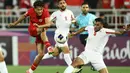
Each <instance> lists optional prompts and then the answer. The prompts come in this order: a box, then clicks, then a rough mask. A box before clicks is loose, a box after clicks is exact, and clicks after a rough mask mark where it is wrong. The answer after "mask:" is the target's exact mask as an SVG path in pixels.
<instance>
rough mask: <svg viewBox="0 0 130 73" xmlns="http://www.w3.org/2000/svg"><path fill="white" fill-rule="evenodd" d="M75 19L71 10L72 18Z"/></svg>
mask: <svg viewBox="0 0 130 73" xmlns="http://www.w3.org/2000/svg"><path fill="white" fill-rule="evenodd" d="M73 19H75V17H74V14H73V12H72V11H71V20H73Z"/></svg>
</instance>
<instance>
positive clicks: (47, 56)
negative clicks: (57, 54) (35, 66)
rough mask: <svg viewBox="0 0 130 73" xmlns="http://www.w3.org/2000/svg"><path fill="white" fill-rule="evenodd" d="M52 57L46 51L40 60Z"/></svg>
mask: <svg viewBox="0 0 130 73" xmlns="http://www.w3.org/2000/svg"><path fill="white" fill-rule="evenodd" d="M52 57H53V55H52V54H48V53H46V54H45V55H44V56H43V57H42V60H43V59H48V58H52Z"/></svg>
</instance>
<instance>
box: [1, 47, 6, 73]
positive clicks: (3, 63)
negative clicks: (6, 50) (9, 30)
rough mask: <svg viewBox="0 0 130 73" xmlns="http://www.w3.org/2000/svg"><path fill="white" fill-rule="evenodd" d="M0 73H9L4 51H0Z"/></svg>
mask: <svg viewBox="0 0 130 73" xmlns="http://www.w3.org/2000/svg"><path fill="white" fill-rule="evenodd" d="M0 72H1V73H8V70H7V67H6V63H5V61H4V56H3V54H2V50H1V49H0Z"/></svg>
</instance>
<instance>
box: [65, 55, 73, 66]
mask: <svg viewBox="0 0 130 73" xmlns="http://www.w3.org/2000/svg"><path fill="white" fill-rule="evenodd" d="M64 60H65V62H66V63H67V65H68V66H69V65H71V63H72V60H71V58H70V54H64Z"/></svg>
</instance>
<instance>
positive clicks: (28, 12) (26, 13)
mask: <svg viewBox="0 0 130 73" xmlns="http://www.w3.org/2000/svg"><path fill="white" fill-rule="evenodd" d="M29 14H31V9H29V10H28V11H26V12H25V13H24V16H26V17H27V16H29Z"/></svg>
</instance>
